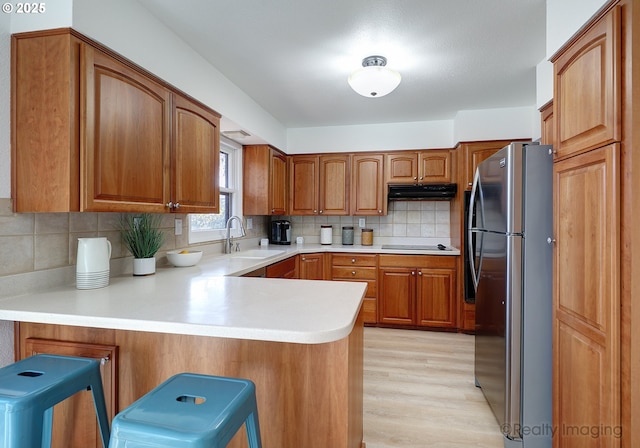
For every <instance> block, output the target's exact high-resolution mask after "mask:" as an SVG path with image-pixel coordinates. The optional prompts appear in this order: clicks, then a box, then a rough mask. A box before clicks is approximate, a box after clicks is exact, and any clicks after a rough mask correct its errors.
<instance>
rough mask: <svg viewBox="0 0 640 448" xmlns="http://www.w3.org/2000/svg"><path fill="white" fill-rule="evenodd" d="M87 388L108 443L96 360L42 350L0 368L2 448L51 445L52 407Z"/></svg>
mask: <svg viewBox="0 0 640 448" xmlns="http://www.w3.org/2000/svg"><path fill="white" fill-rule="evenodd" d="M87 389H90V390H91V392H92V395H93V403H94V406H95V410H96V416H97V419H98V424H99V426H100V435H101V438H102V444H103V446H104V447H106V446H108V444H109V419H108V416H107V409H106V405H105V401H104V392H103V389H102V379H101V376H100V363H99V361H97V360H95V359H87V358H78V357H71V356H58V355H44V354H43V355H35V356H31V357H30V358H25V359H23V360H21V361H18V362H15V363H13V364H10V365H8V366H6V367H3V368H2V369H0V448H40V447H49V446H51V431H52V420H53V406H54V405H56V404H57V403H60V402H61V401H64V400H65V399H67V398H69V397H71V396H72V395H74V394H75V393H76V392H80V391H82V390H87Z"/></svg>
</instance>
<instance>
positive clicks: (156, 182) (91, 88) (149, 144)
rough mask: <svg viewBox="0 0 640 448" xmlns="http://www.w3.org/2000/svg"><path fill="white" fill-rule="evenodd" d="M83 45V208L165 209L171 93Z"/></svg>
mask: <svg viewBox="0 0 640 448" xmlns="http://www.w3.org/2000/svg"><path fill="white" fill-rule="evenodd" d="M82 48H83V50H84V51H82V52H81V56H82V58H81V60H82V67H83V70H82V72H81V74H82V82H81V85H82V86H84V89H85V101H84V102H83V103H82V104H81V108H82V109H83V111H84V114H82V115H81V116H83V119H84V122H82V123H81V126H80V129H85V133H84V138H82V134H81V142H80V144H81V155H83V156H84V166H83V168H82V176H81V190H82V191H83V194H82V204H83V206H82V209H83V210H84V211H136V212H142V211H146V212H164V211H166V208H165V204H166V202H168V200H169V197H170V191H169V187H170V185H169V182H168V181H167V179H169V122H170V92H169V91H168V90H167V89H165V88H164V87H162V86H160V85H159V84H156V83H154V82H153V81H151V80H150V79H148V78H146V77H144V76H142V75H141V74H140V73H139V72H137V71H135V70H133V69H131V68H129V67H128V66H126V65H125V64H123V63H120V62H118V61H117V60H115V59H113V58H111V57H109V56H107V55H105V54H104V53H102V52H100V51H99V50H96V49H93V48H91V47H88V46H83V47H82Z"/></svg>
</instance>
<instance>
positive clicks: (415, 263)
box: [378, 255, 457, 329]
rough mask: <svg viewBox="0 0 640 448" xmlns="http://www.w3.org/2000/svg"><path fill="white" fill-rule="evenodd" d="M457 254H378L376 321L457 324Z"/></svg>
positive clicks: (439, 325)
mask: <svg viewBox="0 0 640 448" xmlns="http://www.w3.org/2000/svg"><path fill="white" fill-rule="evenodd" d="M456 264H457V259H456V257H443V256H429V255H380V257H379V266H380V268H379V271H378V283H379V284H378V323H380V324H389V325H401V326H417V327H435V328H451V329H453V328H455V327H456V282H457V280H456V279H457V277H456V276H457V268H456Z"/></svg>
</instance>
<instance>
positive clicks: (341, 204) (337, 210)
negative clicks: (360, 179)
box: [318, 154, 351, 216]
mask: <svg viewBox="0 0 640 448" xmlns="http://www.w3.org/2000/svg"><path fill="white" fill-rule="evenodd" d="M350 164H351V156H349V155H348V154H347V155H345V154H336V155H327V156H321V157H320V197H319V204H320V209H319V211H318V213H319V214H322V215H332V216H336V215H348V214H349V195H350V194H351V191H350V189H349V174H350V170H349V168H350Z"/></svg>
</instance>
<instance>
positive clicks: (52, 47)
mask: <svg viewBox="0 0 640 448" xmlns="http://www.w3.org/2000/svg"><path fill="white" fill-rule="evenodd" d="M44 80H46V82H45V81H44ZM11 98H12V105H13V107H12V120H11V122H12V126H13V129H12V131H13V132H12V138H13V140H12V190H13V192H12V195H13V198H14V209H15V211H17V212H70V211H111V212H150V213H158V212H167V211H180V212H183V211H185V212H189V211H201V212H205V211H206V212H216V211H217V210H218V204H217V202H218V187H217V178H218V172H217V164H218V152H219V124H218V123H219V119H220V117H219V115H217V114H216V113H215V112H214V111H212V110H210V109H208V108H206V107H204V106H201V105H199V104H197V103H196V102H195V101H191V100H188V99H187V98H186V97H184V96H183V95H182V94H181V93H180V92H178V91H177V89H175V88H173V87H171V86H170V85H168V84H166V83H165V82H164V81H162V80H160V79H158V78H156V77H154V76H153V75H152V74H150V73H148V72H146V71H144V70H143V69H141V68H139V67H137V66H136V65H135V64H133V63H132V62H130V61H127V60H126V59H124V58H123V57H121V56H119V55H117V54H115V53H113V52H111V51H110V50H108V49H107V48H104V47H102V46H101V45H99V44H97V43H96V42H93V41H91V40H90V39H88V38H86V37H85V36H82V35H81V34H79V33H77V32H75V31H73V30H68V29H59V30H48V31H38V32H32V33H22V34H17V35H13V36H12V95H11ZM176 180H177V182H178V183H176ZM177 203H182V204H183V205H185V206H187V209H182V210H181V209H176V208H173V207H170V206H168V204H171V205H173V204H177Z"/></svg>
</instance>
